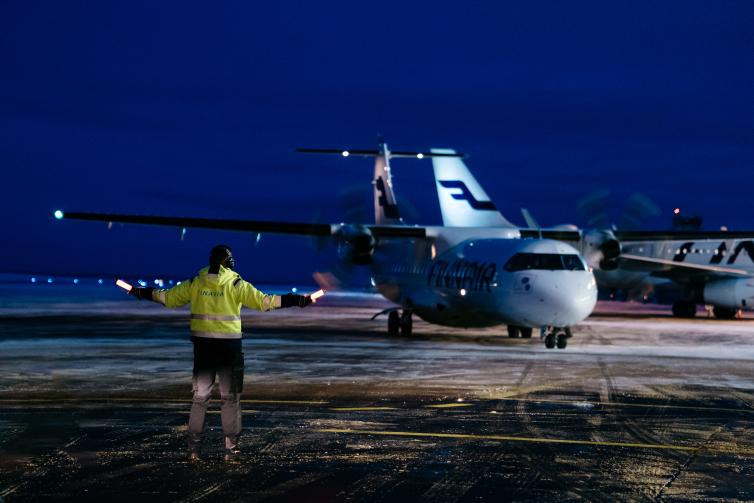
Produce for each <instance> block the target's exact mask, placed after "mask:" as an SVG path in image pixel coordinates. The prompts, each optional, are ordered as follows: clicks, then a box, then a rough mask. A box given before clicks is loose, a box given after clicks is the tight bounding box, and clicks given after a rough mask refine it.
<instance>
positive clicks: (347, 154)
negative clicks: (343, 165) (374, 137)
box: [343, 150, 351, 157]
mask: <svg viewBox="0 0 754 503" xmlns="http://www.w3.org/2000/svg"><path fill="white" fill-rule="evenodd" d="M349 155H351V152H349V151H348V150H344V151H343V157H348V156H349Z"/></svg>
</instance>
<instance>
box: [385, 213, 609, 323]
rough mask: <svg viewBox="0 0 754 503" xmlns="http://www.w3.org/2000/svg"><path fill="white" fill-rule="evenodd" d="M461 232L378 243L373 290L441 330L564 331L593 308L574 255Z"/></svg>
mask: <svg viewBox="0 0 754 503" xmlns="http://www.w3.org/2000/svg"><path fill="white" fill-rule="evenodd" d="M446 229H447V228H446ZM468 231H469V230H465V231H462V230H458V231H456V232H455V235H454V232H453V231H450V232H447V231H446V232H442V233H441V234H439V235H437V236H435V238H436V239H429V240H426V241H425V240H416V241H412V242H410V243H407V242H405V241H402V242H398V241H392V242H383V243H380V245H379V246H378V247H377V250H376V251H375V255H374V261H373V263H372V265H371V271H372V277H373V280H374V282H375V286H376V287H377V289H378V290H379V291H380V292H381V293H382V294H383V295H384V296H385V297H386V298H387V299H389V300H391V301H392V302H395V303H397V304H400V305H401V306H403V307H404V309H410V310H412V311H413V312H414V313H416V314H417V315H418V316H420V317H421V318H422V319H424V320H425V321H428V322H431V323H436V324H440V325H448V326H461V327H484V326H493V325H499V324H508V325H517V326H524V327H543V326H558V327H567V326H572V325H574V324H576V323H578V322H580V321H582V320H583V319H584V318H586V317H587V316H589V314H590V313H591V312H592V310H593V309H594V305H595V303H596V299H597V286H596V282H595V278H594V275H593V274H592V273H591V271H589V270H587V267H586V265H585V262H584V260H583V259H582V257H581V256H580V255H579V253H578V251H577V250H576V249H575V248H573V247H571V246H570V245H568V244H565V243H563V242H560V241H553V240H547V239H518V238H516V237H514V236H515V231H507V230H506V231H502V230H500V231H498V232H497V235H495V233H493V232H489V233H488V236H478V234H479V233H478V232H475V233H473V234H472V233H470V232H468ZM473 235H476V236H475V237H471V236H473Z"/></svg>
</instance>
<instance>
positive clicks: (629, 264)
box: [617, 253, 752, 283]
mask: <svg viewBox="0 0 754 503" xmlns="http://www.w3.org/2000/svg"><path fill="white" fill-rule="evenodd" d="M617 260H618V263H619V264H620V266H621V268H622V269H625V270H637V271H647V272H650V273H651V274H652V275H653V276H659V277H663V278H669V279H672V280H674V281H678V282H679V283H694V282H698V281H704V282H706V281H709V280H712V279H723V278H745V277H752V274H751V273H750V272H747V271H744V270H741V269H734V268H732V267H724V266H719V265H709V264H692V263H688V262H676V261H674V260H667V259H662V258H656V257H644V256H641V255H632V254H627V253H622V254H621V255H620V256H619V257H618V259H617Z"/></svg>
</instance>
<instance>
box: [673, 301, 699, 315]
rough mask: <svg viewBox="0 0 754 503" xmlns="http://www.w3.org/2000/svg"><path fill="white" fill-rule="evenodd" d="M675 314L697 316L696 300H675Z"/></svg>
mask: <svg viewBox="0 0 754 503" xmlns="http://www.w3.org/2000/svg"><path fill="white" fill-rule="evenodd" d="M673 316H675V317H676V318H693V317H694V316H696V302H692V301H690V300H677V301H675V302H673Z"/></svg>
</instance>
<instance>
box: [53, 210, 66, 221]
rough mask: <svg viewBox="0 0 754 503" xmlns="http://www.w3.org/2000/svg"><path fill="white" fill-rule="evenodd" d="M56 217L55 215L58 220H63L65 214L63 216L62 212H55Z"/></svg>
mask: <svg viewBox="0 0 754 503" xmlns="http://www.w3.org/2000/svg"><path fill="white" fill-rule="evenodd" d="M54 215H55V218H57V219H58V220H60V219H62V218H63V216H64V214H63V212H62V211H61V210H55V213H54Z"/></svg>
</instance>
